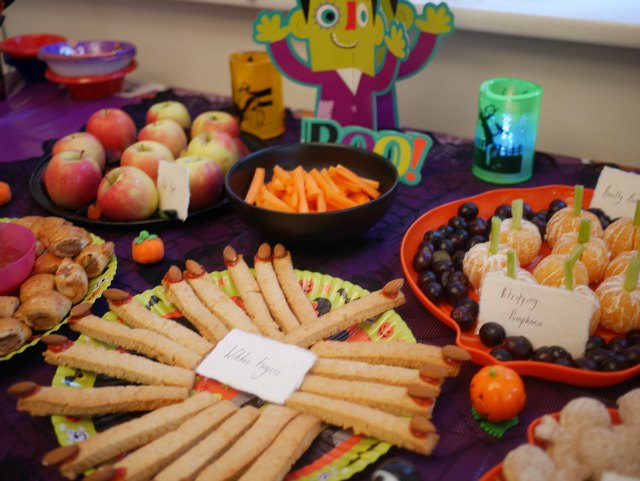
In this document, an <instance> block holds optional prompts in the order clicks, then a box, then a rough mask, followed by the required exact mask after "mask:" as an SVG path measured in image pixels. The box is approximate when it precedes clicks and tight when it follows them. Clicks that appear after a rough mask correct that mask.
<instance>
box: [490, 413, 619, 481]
mask: <svg viewBox="0 0 640 481" xmlns="http://www.w3.org/2000/svg"><path fill="white" fill-rule="evenodd" d="M608 411H609V416H611V422H612V423H613V424H620V417H619V416H618V410H617V409H616V408H608ZM551 416H553V417H554V418H555V419H556V421H557V420H558V419H559V418H560V413H559V412H557V413H552V414H551ZM541 421H542V417H539V418H537V419H534V420H533V421H531V424H529V427H527V441H528V442H529V444H538V445H540V444H539V443H538V442H537V441H536V438H535V436H534V432H535V429H536V426H537V425H538V424H540V422H541ZM478 481H504V477H503V476H502V463H500V464H496V465H495V466H494V467H493V468H491V469H490V470H489V471H487V472H486V473H484V474H483V475H482V477H481V478H480V479H479V480H478Z"/></svg>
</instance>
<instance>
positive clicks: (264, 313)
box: [222, 246, 284, 339]
mask: <svg viewBox="0 0 640 481" xmlns="http://www.w3.org/2000/svg"><path fill="white" fill-rule="evenodd" d="M222 255H223V257H224V262H225V264H226V265H227V268H228V269H229V274H230V275H231V279H233V283H234V284H235V286H236V289H238V293H239V294H240V297H241V298H242V300H243V301H244V307H245V309H246V310H247V312H248V313H249V317H251V319H252V320H253V322H254V323H255V325H256V326H257V327H258V329H259V330H260V332H261V333H262V334H263V335H265V336H267V337H270V338H272V339H282V337H283V336H284V334H283V333H282V331H281V330H280V328H279V327H278V324H276V321H275V320H274V319H273V317H272V316H271V312H269V308H268V307H267V303H266V302H265V300H264V297H263V296H262V291H261V290H260V286H259V285H258V282H257V281H256V279H255V278H254V277H253V274H252V273H251V270H250V269H249V266H248V265H247V263H246V262H245V260H244V258H243V256H242V255H241V254H238V253H237V252H236V251H235V249H234V248H233V247H231V246H227V247H225V248H224V251H223V253H222Z"/></svg>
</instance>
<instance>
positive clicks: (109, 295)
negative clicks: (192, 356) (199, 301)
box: [104, 289, 213, 357]
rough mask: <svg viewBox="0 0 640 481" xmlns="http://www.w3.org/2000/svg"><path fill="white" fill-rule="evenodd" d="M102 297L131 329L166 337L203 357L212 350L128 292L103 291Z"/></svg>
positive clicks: (211, 346) (210, 346) (187, 330)
mask: <svg viewBox="0 0 640 481" xmlns="http://www.w3.org/2000/svg"><path fill="white" fill-rule="evenodd" d="M104 297H105V298H106V299H107V303H108V304H109V309H111V312H113V313H114V314H115V315H116V316H118V317H119V318H120V319H122V320H123V321H124V322H125V323H126V324H127V325H129V326H131V327H139V328H142V329H149V330H150V331H154V332H157V333H159V334H162V335H164V336H167V337H168V338H170V339H173V340H174V341H176V342H177V343H178V344H182V345H183V346H184V347H186V348H188V349H190V350H192V351H194V352H196V353H198V354H199V355H200V356H203V357H204V355H205V354H208V353H209V352H210V351H211V350H212V349H213V344H211V343H210V342H209V341H207V340H206V339H205V338H204V337H202V336H200V335H199V334H198V333H196V332H194V331H192V330H191V329H189V328H188V327H185V326H183V325H182V324H178V323H177V322H175V321H172V320H170V319H166V318H164V317H161V316H159V315H158V314H156V313H155V312H151V311H150V310H149V309H147V308H146V307H144V305H143V304H141V303H140V302H139V301H138V300H136V299H135V298H134V297H133V296H132V295H131V294H129V293H128V292H125V291H122V290H120V289H107V290H105V291H104Z"/></svg>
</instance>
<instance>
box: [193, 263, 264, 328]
mask: <svg viewBox="0 0 640 481" xmlns="http://www.w3.org/2000/svg"><path fill="white" fill-rule="evenodd" d="M184 277H185V279H186V280H187V282H188V283H189V285H190V286H191V288H192V289H193V292H195V293H196V295H197V296H198V298H199V299H200V300H201V301H202V303H203V304H204V305H205V306H207V308H208V309H209V310H210V311H211V312H213V313H214V314H215V315H216V316H218V317H219V318H220V320H221V321H222V322H224V324H225V325H226V326H227V328H228V329H229V330H232V329H240V330H241V331H245V332H251V333H254V334H259V332H260V331H258V328H257V327H256V326H255V324H254V323H253V321H252V320H251V318H249V316H247V314H246V313H245V312H244V311H243V310H242V308H241V307H240V306H239V305H238V304H236V303H235V302H234V301H233V299H231V298H230V297H229V296H227V295H226V294H225V293H224V292H222V290H221V289H220V288H219V287H218V286H217V285H216V283H215V282H213V280H212V279H211V278H210V277H209V276H208V275H207V271H206V270H205V268H204V267H203V266H201V265H200V264H198V263H197V262H195V261H192V260H187V272H186V273H185V275H184Z"/></svg>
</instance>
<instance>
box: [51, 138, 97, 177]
mask: <svg viewBox="0 0 640 481" xmlns="http://www.w3.org/2000/svg"><path fill="white" fill-rule="evenodd" d="M64 150H79V151H81V152H85V153H86V154H87V156H88V157H91V158H92V159H93V160H94V161H95V163H96V164H98V167H100V170H102V171H104V166H105V164H106V154H105V152H104V147H103V146H102V144H101V143H100V141H99V140H98V138H97V137H96V136H95V135H93V134H90V133H89V132H74V133H73V134H69V135H67V136H65V137H62V138H61V139H58V140H57V141H56V143H55V144H53V149H52V151H51V155H56V154H59V153H60V152H62V151H64Z"/></svg>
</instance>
